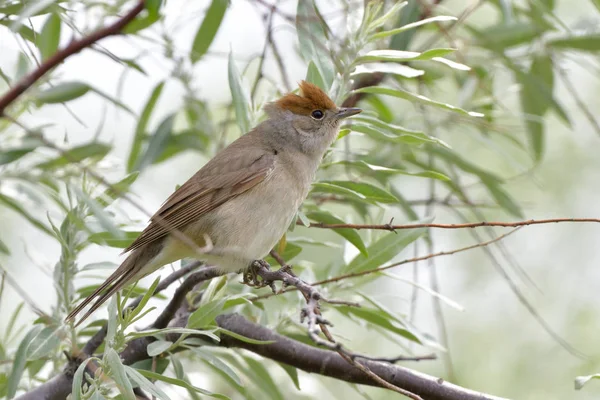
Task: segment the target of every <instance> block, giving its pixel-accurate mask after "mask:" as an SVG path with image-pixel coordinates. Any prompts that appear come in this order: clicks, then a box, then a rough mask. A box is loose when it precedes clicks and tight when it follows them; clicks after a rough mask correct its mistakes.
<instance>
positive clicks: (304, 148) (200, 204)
mask: <svg viewBox="0 0 600 400" xmlns="http://www.w3.org/2000/svg"><path fill="white" fill-rule="evenodd" d="M300 88H301V91H302V95H301V96H299V95H296V94H288V95H286V96H284V97H283V98H282V99H280V100H278V101H277V102H274V103H270V104H268V105H267V106H266V107H265V111H266V112H267V114H268V116H269V118H268V119H267V120H266V121H264V122H262V123H261V124H259V125H258V126H257V127H256V128H254V129H253V130H252V131H250V132H248V133H247V134H245V135H243V136H241V137H240V138H239V139H237V140H236V141H234V142H233V143H231V144H230V145H229V146H228V147H226V148H225V149H223V150H222V151H221V152H220V153H219V154H217V155H216V156H215V157H214V158H213V159H212V160H210V161H209V162H208V163H207V164H206V165H205V166H204V167H202V168H201V169H200V170H199V171H198V172H197V173H196V174H194V175H193V176H192V177H191V178H190V179H189V180H188V181H187V182H185V183H184V184H183V185H182V186H181V187H180V188H179V189H177V190H176V191H175V192H174V193H173V194H172V195H171V196H170V197H169V198H168V199H167V200H166V201H165V203H164V204H163V206H162V207H161V208H160V209H159V210H158V212H157V213H156V214H155V215H154V216H153V217H152V218H151V219H150V223H149V225H148V226H147V227H146V229H144V231H143V232H142V233H141V234H140V236H139V237H138V238H137V239H136V240H135V241H134V242H133V243H132V244H131V245H130V246H129V247H128V248H127V249H126V250H125V252H131V253H130V254H129V256H128V257H127V258H126V259H125V261H124V262H123V263H122V264H121V266H119V267H118V268H117V270H116V271H115V272H114V273H113V274H112V275H110V276H109V277H108V279H107V280H106V281H105V282H104V283H103V284H102V285H100V287H98V289H96V290H95V291H94V293H92V294H91V295H90V296H88V297H87V298H86V299H85V300H84V301H83V302H82V303H81V304H80V305H78V306H77V307H76V308H75V309H74V310H73V311H72V312H71V313H70V314H69V315H68V316H67V320H71V319H73V318H74V317H75V316H76V315H77V314H78V313H79V312H81V310H83V309H84V308H85V307H86V306H87V305H88V304H90V303H91V302H92V301H94V299H95V300H96V301H95V302H94V304H93V305H92V306H91V307H90V309H89V310H88V312H87V313H86V314H84V316H83V317H82V318H81V319H80V320H79V322H78V324H79V323H81V322H82V321H83V320H84V319H86V318H87V317H88V316H89V315H90V314H91V313H92V312H94V311H95V310H96V309H97V308H98V307H100V306H101V305H102V304H103V303H104V302H105V301H106V300H107V299H108V298H109V297H110V296H112V295H113V294H114V293H116V292H117V291H118V290H120V289H121V288H123V287H125V286H127V285H128V284H130V283H132V282H135V281H136V280H138V279H140V278H142V277H144V276H145V275H148V274H150V273H152V272H154V271H155V270H156V269H158V268H160V267H162V266H163V265H165V264H168V263H171V262H174V261H176V260H179V259H182V258H187V257H193V258H201V259H203V260H204V261H206V262H207V263H210V264H214V265H217V266H219V267H220V268H222V269H223V270H225V271H239V270H242V269H245V268H247V267H248V266H249V265H250V264H251V263H252V261H254V260H256V259H260V258H262V257H264V256H265V255H267V254H268V252H269V251H270V250H271V249H272V247H273V246H274V245H275V244H276V243H277V241H278V240H279V239H280V238H281V237H282V236H283V234H284V233H285V231H286V229H287V227H288V226H289V224H290V223H291V220H292V218H293V217H294V215H295V214H296V211H297V210H298V207H299V206H300V204H301V203H302V201H303V200H304V199H305V198H306V195H307V194H308V191H309V189H310V185H311V183H312V180H313V179H314V175H315V172H316V170H317V168H318V166H319V163H320V161H321V159H322V157H323V154H324V153H325V151H326V149H327V148H328V147H329V145H330V144H331V143H332V142H333V140H334V139H335V137H336V134H337V130H338V127H339V121H340V120H341V119H342V118H345V117H347V116H350V115H354V114H356V113H358V112H360V110H359V109H339V108H337V107H336V106H335V104H334V103H333V102H332V101H331V100H330V99H329V97H327V95H326V94H325V93H324V92H323V91H321V90H320V89H319V88H318V87H316V86H315V85H312V84H310V83H307V82H302V83H301V84H300ZM174 231H178V232H180V234H179V235H177V234H174V233H173V232H174ZM181 235H185V237H186V238H187V239H188V240H182V239H181ZM207 238H208V239H209V240H207ZM193 244H195V246H193ZM199 249H204V252H203V253H202V254H199V252H198V250H199Z"/></svg>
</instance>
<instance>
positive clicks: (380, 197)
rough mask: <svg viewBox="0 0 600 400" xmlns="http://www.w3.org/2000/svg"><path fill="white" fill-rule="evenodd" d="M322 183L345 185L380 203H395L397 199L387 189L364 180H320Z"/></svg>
mask: <svg viewBox="0 0 600 400" xmlns="http://www.w3.org/2000/svg"><path fill="white" fill-rule="evenodd" d="M321 182H322V183H329V184H332V185H336V186H341V187H345V188H347V189H350V190H353V191H355V192H358V193H360V194H362V195H364V196H366V197H367V198H368V199H372V200H374V201H377V202H380V203H397V202H398V199H397V198H396V197H395V196H394V195H393V194H391V193H390V192H388V191H387V190H384V189H381V188H378V187H377V186H374V185H371V184H370V183H365V182H352V181H321Z"/></svg>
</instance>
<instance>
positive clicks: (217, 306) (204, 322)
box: [187, 299, 225, 329]
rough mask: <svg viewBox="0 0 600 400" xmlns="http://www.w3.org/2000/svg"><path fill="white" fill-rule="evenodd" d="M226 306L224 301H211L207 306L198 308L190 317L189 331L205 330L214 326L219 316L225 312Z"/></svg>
mask: <svg viewBox="0 0 600 400" xmlns="http://www.w3.org/2000/svg"><path fill="white" fill-rule="evenodd" d="M224 305H225V300H224V299H217V300H211V301H209V302H208V303H206V304H205V305H203V306H201V307H200V308H198V309H197V310H196V311H194V312H193V313H192V315H190V318H189V319H188V322H187V328H188V329H195V328H204V327H206V326H209V325H212V324H213V323H214V321H215V318H216V317H217V315H219V314H220V313H221V310H223V306H224Z"/></svg>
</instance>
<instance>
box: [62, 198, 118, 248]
mask: <svg viewBox="0 0 600 400" xmlns="http://www.w3.org/2000/svg"><path fill="white" fill-rule="evenodd" d="M71 188H73V190H74V192H75V194H76V195H77V197H78V198H79V199H80V200H81V201H83V202H84V203H85V204H86V205H87V206H88V208H89V210H90V212H91V213H92V214H93V215H94V217H96V219H97V220H98V223H99V224H100V226H101V227H102V228H104V229H105V230H106V231H108V232H110V233H111V234H112V235H113V236H114V237H115V238H120V237H122V235H123V231H121V230H120V229H119V228H118V227H117V226H116V225H115V223H114V222H113V219H112V216H111V215H110V214H109V213H107V212H106V211H105V210H104V208H103V207H102V206H101V205H100V204H99V203H98V202H97V201H96V200H94V199H92V198H91V197H90V196H88V195H87V194H86V193H84V192H83V190H81V189H79V188H78V187H74V186H71Z"/></svg>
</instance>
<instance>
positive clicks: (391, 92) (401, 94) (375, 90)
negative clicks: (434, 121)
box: [354, 86, 483, 117]
mask: <svg viewBox="0 0 600 400" xmlns="http://www.w3.org/2000/svg"><path fill="white" fill-rule="evenodd" d="M354 93H371V94H383V95H387V96H393V97H397V98H400V99H405V100H408V101H411V102H413V103H421V104H425V105H428V106H433V107H438V108H442V109H445V110H448V111H453V112H456V113H459V114H463V115H467V116H470V117H483V114H481V113H478V112H475V111H466V110H463V109H462V108H459V107H456V106H453V105H450V104H447V103H441V102H439V101H434V100H431V99H429V98H427V97H425V96H423V95H420V94H415V93H410V92H407V91H405V90H401V89H390V88H384V87H375V86H373V87H366V88H362V89H358V90H355V91H354Z"/></svg>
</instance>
